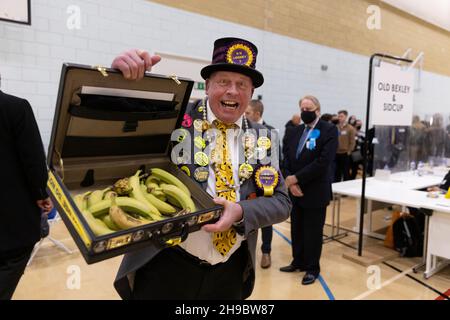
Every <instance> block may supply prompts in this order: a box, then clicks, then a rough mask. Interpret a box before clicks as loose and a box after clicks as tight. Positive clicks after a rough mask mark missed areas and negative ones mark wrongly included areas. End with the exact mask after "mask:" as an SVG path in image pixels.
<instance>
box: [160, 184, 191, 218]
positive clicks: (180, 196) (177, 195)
mask: <svg viewBox="0 0 450 320" xmlns="http://www.w3.org/2000/svg"><path fill="white" fill-rule="evenodd" d="M161 189H162V190H163V192H164V193H165V194H166V195H167V196H168V197H171V198H174V199H175V200H176V201H177V202H179V204H180V205H181V208H183V209H186V210H189V212H191V213H192V212H194V211H196V208H195V204H194V201H192V199H191V197H190V196H188V195H187V194H185V193H184V192H183V191H182V190H181V189H180V188H178V187H176V186H174V185H171V184H165V183H161Z"/></svg>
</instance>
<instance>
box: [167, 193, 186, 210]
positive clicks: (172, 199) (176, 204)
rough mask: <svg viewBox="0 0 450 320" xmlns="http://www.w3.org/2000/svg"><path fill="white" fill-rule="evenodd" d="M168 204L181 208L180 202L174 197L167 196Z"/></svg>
mask: <svg viewBox="0 0 450 320" xmlns="http://www.w3.org/2000/svg"><path fill="white" fill-rule="evenodd" d="M165 196H166V199H167V202H169V203H170V204H172V205H174V206H175V207H178V208H181V207H182V206H181V204H180V203H179V202H178V200H177V199H175V198H174V197H171V196H169V195H168V194H166V195H165Z"/></svg>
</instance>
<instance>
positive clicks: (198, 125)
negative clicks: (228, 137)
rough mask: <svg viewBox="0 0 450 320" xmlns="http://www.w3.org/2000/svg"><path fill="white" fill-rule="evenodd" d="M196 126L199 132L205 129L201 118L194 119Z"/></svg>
mask: <svg viewBox="0 0 450 320" xmlns="http://www.w3.org/2000/svg"><path fill="white" fill-rule="evenodd" d="M194 128H195V130H197V131H198V132H202V131H203V120H200V119H196V120H194Z"/></svg>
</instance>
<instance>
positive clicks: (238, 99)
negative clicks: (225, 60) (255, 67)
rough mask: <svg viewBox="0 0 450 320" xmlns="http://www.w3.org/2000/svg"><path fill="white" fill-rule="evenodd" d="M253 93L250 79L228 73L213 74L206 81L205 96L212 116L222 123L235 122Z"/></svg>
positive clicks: (218, 72)
mask: <svg viewBox="0 0 450 320" xmlns="http://www.w3.org/2000/svg"><path fill="white" fill-rule="evenodd" d="M253 91H254V87H253V83H252V80H251V79H250V77H247V76H245V75H243V74H240V73H236V72H230V71H217V72H214V73H213V74H212V75H211V76H210V77H209V79H207V80H206V94H207V95H208V99H209V105H210V106H211V110H212V112H213V113H214V115H215V116H216V117H217V118H218V119H219V120H221V121H222V122H224V123H227V124H231V123H234V122H236V121H237V120H238V119H239V118H240V117H241V116H242V114H243V113H244V112H245V109H246V108H247V106H248V104H249V102H250V99H251V98H252V95H253Z"/></svg>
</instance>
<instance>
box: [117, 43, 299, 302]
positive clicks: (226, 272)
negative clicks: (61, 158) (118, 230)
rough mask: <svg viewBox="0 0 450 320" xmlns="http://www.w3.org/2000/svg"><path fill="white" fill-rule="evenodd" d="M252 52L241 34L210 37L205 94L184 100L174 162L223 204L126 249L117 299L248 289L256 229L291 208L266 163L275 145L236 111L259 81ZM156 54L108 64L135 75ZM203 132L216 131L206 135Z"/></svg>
mask: <svg viewBox="0 0 450 320" xmlns="http://www.w3.org/2000/svg"><path fill="white" fill-rule="evenodd" d="M257 53H258V50H257V48H256V46H255V45H254V44H252V43H251V42H249V41H246V40H243V39H238V38H222V39H218V40H216V41H215V43H214V52H213V57H212V63H211V64H210V65H208V66H206V67H205V68H203V69H202V70H201V75H202V77H203V78H204V79H205V80H206V95H207V97H206V98H205V99H203V100H201V101H198V102H196V103H194V104H193V105H189V106H188V108H187V111H186V114H185V115H184V121H183V124H182V126H183V128H182V129H183V130H185V131H187V132H188V133H189V134H191V137H192V139H191V141H193V143H192V146H193V152H190V153H189V154H190V156H189V157H188V158H187V159H183V161H182V163H176V164H177V165H179V166H180V168H181V169H182V170H183V171H184V172H185V173H186V174H188V175H189V176H190V177H191V178H192V179H193V180H194V181H196V182H197V183H198V184H199V186H200V187H202V188H203V189H204V190H205V191H207V192H208V193H209V194H210V195H211V196H213V197H214V200H215V202H216V203H217V204H220V205H223V206H224V211H223V214H222V216H221V218H220V219H219V221H218V222H216V223H215V224H209V225H205V226H203V227H202V229H201V230H199V231H198V232H195V233H191V234H190V235H189V236H188V238H187V240H186V241H185V242H183V243H181V244H180V245H178V246H175V247H170V248H164V247H163V246H162V245H160V244H159V243H156V242H155V243H153V244H151V245H150V246H148V247H146V248H144V249H142V250H140V251H135V252H132V253H129V254H126V255H125V257H124V259H123V261H122V264H121V266H120V269H119V272H118V275H117V278H116V281H115V287H116V289H117V291H118V292H119V294H120V296H121V297H122V298H124V299H245V298H247V297H248V296H250V294H251V293H252V290H253V286H254V281H255V270H254V269H255V251H256V241H257V231H258V229H259V228H261V227H265V226H269V225H272V224H275V223H279V222H281V221H284V220H285V219H287V218H288V216H289V211H290V208H291V202H290V199H289V196H288V194H287V190H286V188H285V185H284V181H283V178H282V176H281V174H280V172H279V168H278V165H273V164H271V163H270V162H268V161H267V159H269V160H270V156H271V153H270V150H271V147H272V145H275V146H276V147H277V146H278V143H275V142H273V141H271V139H270V136H268V135H267V130H263V131H262V132H264V133H265V134H266V135H265V136H262V135H261V136H259V133H260V132H259V130H260V129H265V128H264V127H263V126H261V125H259V124H255V123H250V122H249V121H247V119H246V118H245V115H244V113H245V110H246V108H247V106H248V103H249V101H250V99H251V97H252V94H253V92H254V89H255V88H257V87H259V86H261V85H262V84H263V82H264V78H263V75H262V74H261V73H260V72H259V71H257V70H256V69H255V65H256V58H257ZM159 60H160V57H158V56H150V55H149V54H148V53H147V52H145V51H140V50H130V51H127V52H125V53H123V54H121V55H120V56H118V57H116V58H115V59H114V61H113V63H112V67H113V68H117V69H119V70H120V71H121V72H122V73H123V75H124V77H125V78H127V79H130V80H137V79H140V78H142V77H143V76H144V72H145V70H150V69H151V67H152V66H153V65H154V64H156V63H157V62H159ZM211 132H214V133H216V134H217V136H215V138H216V139H215V140H214V141H213V140H211V139H209V138H210V135H209V134H210V133H211ZM194 137H195V139H194ZM202 139H203V140H202ZM194 140H195V141H196V142H198V143H195V141H194ZM200 140H201V141H200ZM186 141H187V140H186ZM208 147H209V148H210V150H212V152H211V153H210V154H209V155H208V154H207V153H206V152H207V151H206V148H208ZM275 150H276V149H275ZM276 154H278V152H275V155H276ZM182 158H183V157H182Z"/></svg>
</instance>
